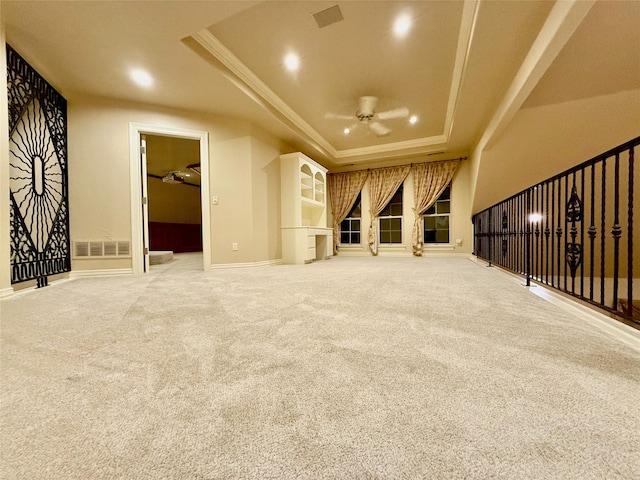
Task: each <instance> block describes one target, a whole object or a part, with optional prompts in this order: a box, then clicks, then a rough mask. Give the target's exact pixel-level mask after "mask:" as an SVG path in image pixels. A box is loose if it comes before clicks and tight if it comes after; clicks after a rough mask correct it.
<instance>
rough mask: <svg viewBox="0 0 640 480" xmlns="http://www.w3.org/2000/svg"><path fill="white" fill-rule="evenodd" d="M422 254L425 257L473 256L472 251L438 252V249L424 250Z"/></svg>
mask: <svg viewBox="0 0 640 480" xmlns="http://www.w3.org/2000/svg"><path fill="white" fill-rule="evenodd" d="M422 256H423V257H431V258H434V257H438V258H471V257H473V255H472V254H470V253H454V252H450V253H447V252H438V251H434V252H425V251H423V252H422Z"/></svg>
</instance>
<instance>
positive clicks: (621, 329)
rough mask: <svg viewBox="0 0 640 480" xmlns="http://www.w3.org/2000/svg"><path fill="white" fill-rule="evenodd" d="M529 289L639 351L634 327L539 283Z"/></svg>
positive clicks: (638, 338) (639, 346)
mask: <svg viewBox="0 0 640 480" xmlns="http://www.w3.org/2000/svg"><path fill="white" fill-rule="evenodd" d="M529 291H530V292H531V293H533V294H535V295H537V296H538V297H540V298H543V299H545V300H546V301H547V302H549V303H553V304H554V305H556V306H558V307H560V308H562V309H563V310H564V311H566V312H568V313H571V314H573V315H576V316H578V317H580V319H582V320H585V321H587V322H588V323H590V324H591V325H593V326H595V327H597V328H599V329H600V330H603V331H605V332H606V333H608V334H609V335H611V336H613V337H615V338H617V339H618V340H619V341H621V342H622V343H624V344H626V345H628V346H630V347H631V348H633V349H635V350H637V351H640V331H638V330H636V329H635V328H633V327H630V326H629V325H627V324H625V323H622V322H619V321H617V320H615V319H613V318H611V317H609V316H607V315H605V314H603V313H600V312H597V311H595V310H594V309H592V308H589V307H587V306H586V305H582V304H581V303H579V302H576V301H574V300H572V299H570V298H567V297H565V296H564V295H560V294H558V293H556V292H554V291H553V290H551V289H548V288H545V287H543V286H541V285H536V286H535V287H534V288H530V289H529Z"/></svg>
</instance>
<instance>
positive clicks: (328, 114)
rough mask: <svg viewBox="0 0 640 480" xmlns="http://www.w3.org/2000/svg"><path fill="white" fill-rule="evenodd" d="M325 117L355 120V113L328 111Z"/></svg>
mask: <svg viewBox="0 0 640 480" xmlns="http://www.w3.org/2000/svg"><path fill="white" fill-rule="evenodd" d="M324 118H325V119H327V120H353V115H342V114H340V113H326V114H325V115H324Z"/></svg>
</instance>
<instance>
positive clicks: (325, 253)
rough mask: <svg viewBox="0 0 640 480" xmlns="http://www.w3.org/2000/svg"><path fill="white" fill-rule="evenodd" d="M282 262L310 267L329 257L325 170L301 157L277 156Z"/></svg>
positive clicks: (305, 157) (298, 154)
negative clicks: (317, 261) (278, 162)
mask: <svg viewBox="0 0 640 480" xmlns="http://www.w3.org/2000/svg"><path fill="white" fill-rule="evenodd" d="M280 189H281V210H282V218H281V220H282V261H283V262H284V263H310V262H312V261H314V260H324V259H326V258H327V257H329V256H330V255H332V254H333V229H332V228H328V227H327V169H326V168H324V167H323V166H322V165H320V164H318V163H316V162H314V161H313V160H311V159H310V158H309V157H307V156H306V155H303V154H302V153H289V154H287V155H281V156H280Z"/></svg>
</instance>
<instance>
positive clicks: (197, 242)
mask: <svg viewBox="0 0 640 480" xmlns="http://www.w3.org/2000/svg"><path fill="white" fill-rule="evenodd" d="M143 137H144V140H145V142H146V157H147V198H148V210H149V216H148V232H149V264H150V266H153V265H158V264H162V263H166V262H167V261H170V260H171V259H172V258H173V255H175V254H179V253H196V252H199V253H200V254H202V205H201V200H200V198H201V196H200V175H201V173H200V142H199V141H198V140H193V139H191V138H180V137H169V136H165V135H144V136H143Z"/></svg>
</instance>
